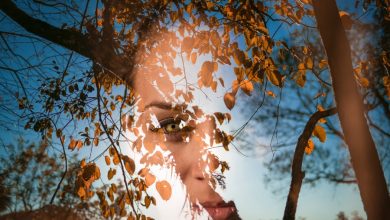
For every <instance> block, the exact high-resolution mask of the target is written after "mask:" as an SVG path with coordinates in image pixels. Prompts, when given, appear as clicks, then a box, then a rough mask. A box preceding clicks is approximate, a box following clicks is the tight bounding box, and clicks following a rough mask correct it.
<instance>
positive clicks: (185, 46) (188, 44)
mask: <svg viewBox="0 0 390 220" xmlns="http://www.w3.org/2000/svg"><path fill="white" fill-rule="evenodd" d="M193 45H194V39H193V38H192V37H185V38H184V39H183V43H182V46H181V49H182V50H183V51H184V52H187V53H189V52H191V50H192V46H193Z"/></svg>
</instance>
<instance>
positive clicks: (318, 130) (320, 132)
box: [313, 125, 326, 142]
mask: <svg viewBox="0 0 390 220" xmlns="http://www.w3.org/2000/svg"><path fill="white" fill-rule="evenodd" d="M313 135H314V136H316V137H317V138H318V139H319V140H320V141H321V142H325V140H326V132H325V129H324V128H323V127H322V126H321V125H316V126H315V128H314V131H313Z"/></svg>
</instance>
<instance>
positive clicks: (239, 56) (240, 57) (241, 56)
mask: <svg viewBox="0 0 390 220" xmlns="http://www.w3.org/2000/svg"><path fill="white" fill-rule="evenodd" d="M233 58H234V62H236V63H237V65H238V66H240V65H242V64H244V62H245V53H244V52H242V51H241V50H239V49H236V50H235V51H234V53H233Z"/></svg>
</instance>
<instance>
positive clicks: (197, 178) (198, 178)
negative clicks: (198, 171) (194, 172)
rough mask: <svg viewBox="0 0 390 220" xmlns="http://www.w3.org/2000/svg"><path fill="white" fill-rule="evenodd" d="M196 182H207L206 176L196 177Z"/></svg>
mask: <svg viewBox="0 0 390 220" xmlns="http://www.w3.org/2000/svg"><path fill="white" fill-rule="evenodd" d="M195 179H196V180H199V181H203V180H205V178H204V176H197V177H195Z"/></svg>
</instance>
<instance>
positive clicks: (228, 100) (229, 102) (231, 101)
mask: <svg viewBox="0 0 390 220" xmlns="http://www.w3.org/2000/svg"><path fill="white" fill-rule="evenodd" d="M223 101H224V102H225V105H226V107H227V108H228V109H229V110H232V109H233V107H234V105H235V104H236V98H235V97H234V95H233V94H232V93H230V92H228V93H226V94H225V96H224V97H223Z"/></svg>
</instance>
